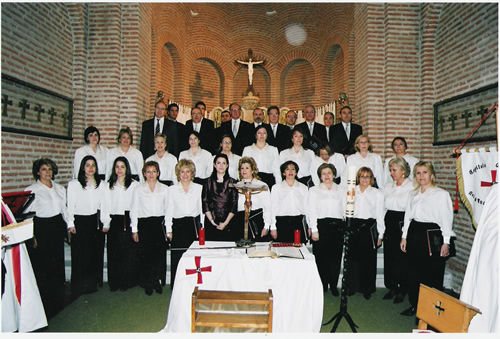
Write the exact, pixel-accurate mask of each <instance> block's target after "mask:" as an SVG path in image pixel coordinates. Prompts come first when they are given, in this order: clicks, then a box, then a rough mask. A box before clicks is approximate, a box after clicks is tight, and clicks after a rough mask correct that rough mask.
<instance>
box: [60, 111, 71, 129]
mask: <svg viewBox="0 0 500 339" xmlns="http://www.w3.org/2000/svg"><path fill="white" fill-rule="evenodd" d="M61 118H62V119H63V127H66V121H68V120H71V113H69V112H63V113H62V114H61Z"/></svg>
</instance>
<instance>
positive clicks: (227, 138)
mask: <svg viewBox="0 0 500 339" xmlns="http://www.w3.org/2000/svg"><path fill="white" fill-rule="evenodd" d="M232 146H233V137H232V136H231V134H224V135H223V136H222V138H221V142H220V149H219V152H220V153H222V154H225V155H226V156H227V160H228V161H229V164H228V165H229V167H228V172H229V176H230V177H231V178H233V179H236V180H237V179H238V162H239V161H240V159H241V157H240V156H239V155H237V154H234V153H233V152H231V148H232ZM214 159H215V156H214Z"/></svg>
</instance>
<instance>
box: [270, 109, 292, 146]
mask: <svg viewBox="0 0 500 339" xmlns="http://www.w3.org/2000/svg"><path fill="white" fill-rule="evenodd" d="M267 114H268V116H269V124H266V130H267V143H268V144H269V145H271V146H274V147H276V148H278V152H281V151H282V150H284V149H287V148H289V147H291V145H292V143H291V133H290V132H291V129H290V128H289V127H288V126H285V125H282V124H280V123H279V120H280V109H279V108H278V106H270V107H269V108H268V109H267Z"/></svg>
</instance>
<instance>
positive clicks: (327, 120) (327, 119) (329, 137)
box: [323, 112, 335, 152]
mask: <svg viewBox="0 0 500 339" xmlns="http://www.w3.org/2000/svg"><path fill="white" fill-rule="evenodd" d="M334 120H335V116H334V115H333V113H332V112H326V113H325V115H324V116H323V123H324V124H325V129H326V144H327V145H328V146H330V149H331V150H332V152H333V128H332V126H333V121H334Z"/></svg>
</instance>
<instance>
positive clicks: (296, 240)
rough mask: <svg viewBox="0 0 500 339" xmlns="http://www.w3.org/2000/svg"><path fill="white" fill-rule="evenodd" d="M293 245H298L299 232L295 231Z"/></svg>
mask: <svg viewBox="0 0 500 339" xmlns="http://www.w3.org/2000/svg"><path fill="white" fill-rule="evenodd" d="M293 244H294V245H300V231H299V230H295V232H294V234H293Z"/></svg>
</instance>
